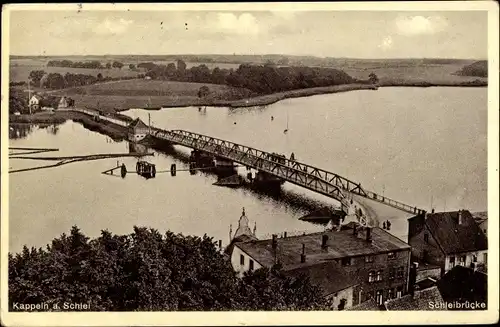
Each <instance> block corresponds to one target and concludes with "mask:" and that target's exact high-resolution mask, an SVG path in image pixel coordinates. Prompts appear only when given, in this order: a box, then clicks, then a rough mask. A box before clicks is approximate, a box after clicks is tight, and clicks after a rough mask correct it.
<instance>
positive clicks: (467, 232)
mask: <svg viewBox="0 0 500 327" xmlns="http://www.w3.org/2000/svg"><path fill="white" fill-rule="evenodd" d="M408 222H409V224H408V228H409V230H408V240H409V242H408V243H409V244H410V245H411V246H412V256H413V257H414V258H415V259H416V260H418V261H420V262H427V263H430V264H434V265H438V266H440V267H441V272H442V274H445V273H447V272H448V271H450V270H451V269H452V268H453V267H455V266H458V265H459V266H464V267H469V268H478V267H481V266H483V267H484V268H485V267H486V265H487V261H488V240H487V237H486V235H485V233H484V232H483V231H482V230H481V228H480V227H479V225H478V224H477V223H476V221H475V220H474V218H473V216H472V214H471V213H470V212H469V211H467V210H459V211H453V212H438V213H430V214H425V215H419V216H415V217H412V218H410V219H408Z"/></svg>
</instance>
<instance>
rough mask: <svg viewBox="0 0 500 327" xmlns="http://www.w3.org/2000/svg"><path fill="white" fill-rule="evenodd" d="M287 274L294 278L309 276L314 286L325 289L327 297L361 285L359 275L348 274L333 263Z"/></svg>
mask: <svg viewBox="0 0 500 327" xmlns="http://www.w3.org/2000/svg"><path fill="white" fill-rule="evenodd" d="M286 274H287V275H290V276H293V277H298V276H300V275H305V276H308V277H309V278H310V281H311V283H312V284H313V285H317V286H319V287H321V288H322V289H323V292H324V293H323V295H325V296H326V295H330V294H333V293H336V292H338V291H342V290H344V289H346V288H349V287H353V286H356V285H358V284H359V279H358V276H357V275H354V274H347V273H346V272H345V271H342V270H340V269H339V268H338V266H337V264H336V263H335V262H332V261H327V262H323V263H321V264H316V265H311V266H302V267H299V268H296V269H291V270H288V271H286Z"/></svg>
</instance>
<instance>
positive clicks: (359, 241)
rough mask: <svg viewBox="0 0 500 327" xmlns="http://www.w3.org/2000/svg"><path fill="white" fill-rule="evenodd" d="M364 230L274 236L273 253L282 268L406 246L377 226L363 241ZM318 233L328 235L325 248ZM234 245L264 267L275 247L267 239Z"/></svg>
mask: <svg viewBox="0 0 500 327" xmlns="http://www.w3.org/2000/svg"><path fill="white" fill-rule="evenodd" d="M365 233H366V232H360V233H359V236H357V237H356V236H354V235H353V232H352V230H346V231H325V232H319V233H312V234H307V235H299V236H290V237H286V238H278V239H277V241H278V247H277V254H276V255H277V256H278V259H279V261H280V263H281V265H282V266H283V268H284V269H286V268H287V267H286V266H294V267H295V268H298V267H299V266H303V265H310V264H315V263H320V262H324V261H325V260H331V259H340V258H344V257H353V256H362V255H369V254H378V253H387V252H391V251H397V250H402V249H410V246H409V245H408V244H406V243H404V242H403V241H401V240H400V239H399V238H397V237H395V236H393V235H391V234H390V233H388V232H386V231H384V230H382V229H381V228H378V227H375V228H373V229H372V232H371V235H372V242H367V241H366V239H365ZM322 235H327V236H328V243H327V244H328V249H327V250H323V249H322V248H321V243H322ZM302 244H304V245H305V253H306V256H307V260H306V261H307V262H306V263H305V264H302V263H301V262H300V255H301V253H302ZM235 245H236V246H238V247H239V248H241V249H242V250H243V251H244V252H246V253H247V254H248V255H250V256H251V257H253V258H254V259H255V260H256V261H257V262H259V263H260V264H262V265H264V266H267V267H271V266H273V265H274V262H275V260H274V258H275V250H273V248H272V240H271V239H267V240H253V241H246V242H236V243H235Z"/></svg>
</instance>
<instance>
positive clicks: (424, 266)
mask: <svg viewBox="0 0 500 327" xmlns="http://www.w3.org/2000/svg"><path fill="white" fill-rule="evenodd" d="M432 269H441V266H438V265H433V264H430V263H426V262H420V263H419V264H418V268H417V271H424V270H432Z"/></svg>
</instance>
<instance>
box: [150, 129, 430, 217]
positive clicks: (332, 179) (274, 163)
mask: <svg viewBox="0 0 500 327" xmlns="http://www.w3.org/2000/svg"><path fill="white" fill-rule="evenodd" d="M155 131H156V132H163V133H165V132H166V131H163V130H161V129H155ZM167 133H169V135H170V138H174V139H175V138H179V137H184V138H189V139H192V143H195V144H196V145H198V149H200V150H204V149H205V150H208V149H206V148H207V147H208V146H209V145H214V146H215V147H219V149H212V150H213V151H212V152H214V153H215V154H219V155H223V153H221V151H220V150H221V147H223V148H229V149H230V150H229V154H231V152H238V153H240V154H241V152H243V155H244V154H246V155H247V156H248V155H251V156H252V157H257V158H259V160H260V162H268V163H269V164H270V166H269V167H267V168H268V169H273V171H271V173H273V174H276V171H275V170H276V169H278V170H279V167H283V168H286V170H287V171H288V172H289V175H286V173H285V176H284V177H285V178H287V179H290V178H295V179H296V180H295V181H296V182H297V184H299V185H303V186H306V187H307V188H310V189H311V187H310V185H304V183H306V184H312V183H314V181H312V180H311V177H314V180H315V181H321V182H324V183H326V184H329V185H333V186H336V187H337V188H339V189H341V190H344V191H347V192H350V193H354V194H357V195H360V196H363V197H365V198H368V199H371V200H374V201H377V202H381V203H384V204H386V205H389V206H392V207H394V208H397V209H400V210H403V211H406V212H408V213H414V214H418V213H421V212H423V210H421V209H418V208H416V207H414V206H410V205H407V204H405V203H402V202H400V201H396V200H394V199H391V198H388V197H385V196H382V195H380V194H377V193H375V192H371V191H367V190H365V189H363V188H362V187H361V184H360V183H356V182H354V181H352V180H350V179H348V178H345V177H343V176H340V175H338V174H335V173H331V172H328V171H326V170H324V169H321V168H317V167H314V166H311V165H308V164H304V163H301V162H298V161H295V160H290V159H288V158H286V157H285V158H283V157H277V156H274V155H273V154H270V153H268V152H265V151H262V150H258V149H255V148H251V147H248V146H245V145H240V144H237V143H233V142H229V141H226V140H222V139H219V138H216V137H211V136H207V135H203V134H198V133H192V132H188V131H184V130H173V131H170V132H167ZM192 145H193V144H192ZM217 150H218V151H217ZM271 158H274V159H275V160H271ZM228 159H234V158H232V157H228ZM243 159H244V157H243ZM259 168H261V169H264V168H266V167H263V166H262V167H259ZM290 172H291V173H290ZM279 175H281V174H279ZM301 179H303V180H301ZM317 186H318V185H317ZM322 186H323V187H324V186H326V185H322ZM319 187H321V185H319ZM315 190H316V191H317V189H315ZM325 191H326V190H325ZM338 198H342V200H344V199H345V197H344V196H338ZM343 202H344V201H343ZM345 204H346V205H347V203H345Z"/></svg>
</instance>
